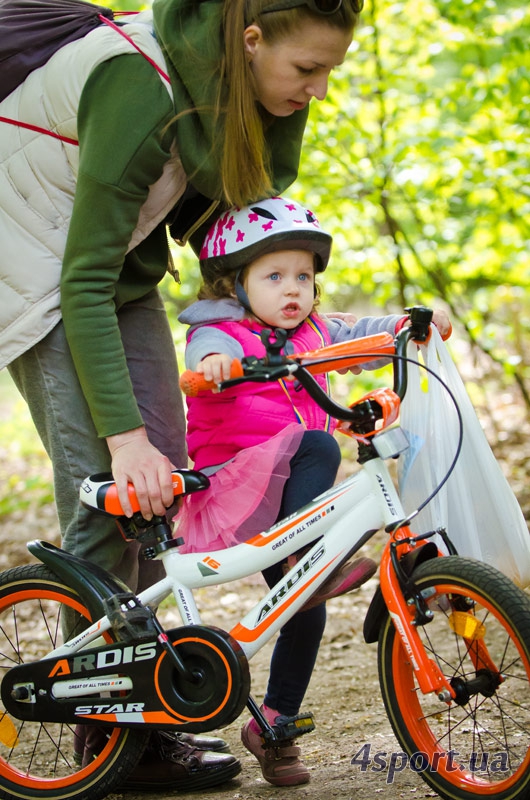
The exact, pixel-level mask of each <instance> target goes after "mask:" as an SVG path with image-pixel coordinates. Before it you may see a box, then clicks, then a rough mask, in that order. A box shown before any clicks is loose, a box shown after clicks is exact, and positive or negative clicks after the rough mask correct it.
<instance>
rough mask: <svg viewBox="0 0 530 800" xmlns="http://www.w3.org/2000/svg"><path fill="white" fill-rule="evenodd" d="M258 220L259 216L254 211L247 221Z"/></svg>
mask: <svg viewBox="0 0 530 800" xmlns="http://www.w3.org/2000/svg"><path fill="white" fill-rule="evenodd" d="M258 219H259V216H258V215H257V214H256V212H255V211H253V212H252V213H251V214H249V215H248V221H249V222H257V221H258Z"/></svg>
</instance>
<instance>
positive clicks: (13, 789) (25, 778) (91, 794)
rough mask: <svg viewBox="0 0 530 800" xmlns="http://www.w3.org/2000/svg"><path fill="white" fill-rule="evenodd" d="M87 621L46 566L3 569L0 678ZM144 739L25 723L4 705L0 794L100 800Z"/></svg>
mask: <svg viewBox="0 0 530 800" xmlns="http://www.w3.org/2000/svg"><path fill="white" fill-rule="evenodd" d="M87 621H90V615H89V612H88V610H87V609H86V608H85V606H84V605H83V602H82V600H81V599H80V597H79V595H77V594H76V592H74V591H73V590H72V589H70V588H69V587H67V586H65V585H64V584H63V583H62V582H61V580H60V579H59V578H57V577H56V576H55V575H54V574H53V573H52V572H50V571H49V570H48V569H47V567H44V566H41V565H39V564H37V565H29V566H24V567H16V568H14V569H11V570H8V571H7V572H4V573H1V574H0V678H3V676H4V675H5V674H6V672H7V671H8V670H9V669H10V668H11V667H12V666H15V665H17V664H25V663H28V662H30V661H35V660H37V659H40V658H42V657H43V656H45V655H46V653H48V652H50V651H51V650H53V649H54V648H55V647H57V646H58V645H59V644H60V643H61V641H62V640H63V638H62V634H63V633H64V634H65V636H66V638H70V637H71V636H74V635H75V633H76V632H78V631H81V630H82V629H83V628H84V627H86V624H87ZM76 628H77V630H76ZM147 738H148V734H146V733H145V732H143V731H132V730H130V729H126V728H108V729H105V730H104V729H102V728H89V726H86V725H85V726H82V725H78V726H75V725H66V724H62V723H47V722H28V721H25V722H21V721H20V720H17V719H15V718H13V717H11V716H10V715H9V714H7V712H6V711H5V709H4V708H3V707H0V797H2V798H5V800H30V798H41V800H46V799H48V800H66V798H68V799H69V800H99V798H102V797H105V796H106V795H107V794H109V792H111V791H112V790H113V789H115V788H116V787H117V786H119V784H120V783H121V782H122V781H123V780H124V778H125V777H127V776H128V775H129V774H130V772H131V770H132V769H133V767H134V766H135V764H136V763H137V762H138V759H139V758H140V756H141V753H142V752H143V750H144V748H145V745H146V742H147ZM90 743H93V747H92V746H91V744H90ZM83 756H84V761H83ZM83 763H84V765H83Z"/></svg>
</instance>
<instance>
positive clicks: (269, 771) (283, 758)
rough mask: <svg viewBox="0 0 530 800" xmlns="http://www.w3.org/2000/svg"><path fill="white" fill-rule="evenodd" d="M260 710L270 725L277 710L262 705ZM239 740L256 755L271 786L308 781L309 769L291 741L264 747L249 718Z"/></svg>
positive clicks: (256, 729) (294, 784)
mask: <svg viewBox="0 0 530 800" xmlns="http://www.w3.org/2000/svg"><path fill="white" fill-rule="evenodd" d="M261 710H262V711H263V712H264V713H265V716H266V717H267V719H268V720H269V722H270V724H271V725H272V724H273V723H274V720H275V719H276V717H277V716H278V712H277V711H272V710H271V709H269V708H266V707H263V706H262V709H261ZM241 741H242V742H243V744H244V745H245V747H246V748H247V750H248V751H249V752H250V753H252V755H253V756H256V758H257V759H258V761H259V765H260V767H261V772H262V774H263V777H264V778H265V780H266V781H268V782H269V783H272V785H273V786H299V785H300V784H302V783H309V778H310V776H309V770H308V769H307V767H306V766H305V764H304V763H303V761H301V760H300V748H299V747H297V746H296V745H293V743H292V741H289V742H286V744H285V745H282V746H281V747H264V746H263V741H262V738H261V735H260V732H259V728H258V724H257V722H256V721H255V720H254V719H249V721H248V722H246V723H245V724H244V725H243V727H242V728H241Z"/></svg>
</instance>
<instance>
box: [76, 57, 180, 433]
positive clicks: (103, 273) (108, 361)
mask: <svg viewBox="0 0 530 800" xmlns="http://www.w3.org/2000/svg"><path fill="white" fill-rule="evenodd" d="M172 115H173V110H172V103H171V99H170V97H169V94H168V92H167V89H166V88H165V86H163V84H162V81H161V80H160V78H159V76H158V75H157V73H156V72H155V70H154V69H153V67H152V66H151V65H150V64H148V63H147V62H146V61H145V59H144V58H142V56H140V55H124V56H118V57H116V58H113V59H111V60H110V61H108V62H104V64H102V65H100V66H99V67H98V68H97V69H95V70H94V72H93V73H92V75H91V76H90V78H89V79H88V81H87V83H86V85H85V87H84V90H83V94H82V96H81V101H80V106H79V125H78V130H79V157H80V162H79V173H78V178H77V184H76V188H75V198H74V206H73V211H72V217H71V220H70V226H69V232H68V238H67V242H66V249H65V254H64V259H63V269H62V276H61V311H62V315H63V321H64V325H65V331H66V335H67V338H68V343H69V345H70V349H71V352H72V357H73V359H74V363H75V367H76V371H77V374H78V376H79V380H80V382H81V385H82V388H83V393H84V394H85V397H86V399H87V402H88V405H89V408H90V411H91V414H92V417H93V419H94V423H95V425H96V429H97V431H98V434H99V436H102V437H104V436H109V435H112V434H115V433H121V432H123V431H127V430H132V429H133V428H136V427H138V426H140V425H142V418H141V416H140V412H139V410H138V406H137V403H136V400H135V398H134V394H133V390H132V384H131V381H130V378H129V372H128V369H127V363H126V359H125V353H124V350H123V345H122V341H121V336H120V332H119V328H118V320H117V316H116V310H117V308H119V307H120V305H122V304H123V303H125V302H128V301H131V300H135V299H138V298H140V297H142V296H144V295H146V294H147V293H148V292H149V291H151V290H152V289H153V288H154V287H155V286H156V285H157V284H158V282H159V281H160V280H161V279H162V277H163V276H164V273H165V270H166V267H167V259H168V244H167V238H166V235H165V230H164V228H163V226H162V225H161V226H159V228H157V229H155V231H153V233H151V234H150V236H148V237H147V239H145V240H144V241H143V242H142V243H141V244H140V245H139V246H138V247H137V248H135V250H133V251H132V252H130V253H129V254H128V255H126V253H127V249H128V246H129V242H130V239H131V235H132V233H133V231H134V230H135V228H136V225H137V221H138V217H139V213H140V209H141V207H142V204H143V203H144V201H145V199H146V197H147V194H148V191H149V186H150V185H151V184H152V183H154V182H155V181H156V180H157V179H158V178H159V177H160V175H161V173H162V170H163V167H164V164H165V162H166V161H167V159H168V158H169V143H170V134H169V133H168V132H167V126H168V123H169V122H170V120H171V118H172ZM88 342H89V343H90V346H89V347H88V346H87V343H88Z"/></svg>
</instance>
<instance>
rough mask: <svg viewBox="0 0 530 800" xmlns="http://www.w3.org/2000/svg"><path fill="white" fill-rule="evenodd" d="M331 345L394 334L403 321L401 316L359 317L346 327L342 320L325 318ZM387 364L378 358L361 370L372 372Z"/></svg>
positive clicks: (386, 360) (386, 361) (383, 359)
mask: <svg viewBox="0 0 530 800" xmlns="http://www.w3.org/2000/svg"><path fill="white" fill-rule="evenodd" d="M324 319H325V322H326V325H327V327H328V330H329V333H330V336H331V340H332V342H333V344H340V343H341V342H348V341H351V340H352V339H360V338H362V337H363V336H374V335H375V334H377V333H385V332H386V333H391V334H392V336H394V334H395V333H396V330H397V326H398V325H399V323H400V322H401V321H402V319H403V315H399V314H390V315H388V316H386V317H361V319H359V320H357V322H356V323H355V325H351V326H350V325H347V324H346V323H345V322H344V321H343V320H341V319H336V318H334V317H325V318H324ZM388 363H389V359H388V358H380V359H378V360H377V361H369V362H368V363H366V364H363V369H366V370H374V369H379V368H380V367H383V366H385V364H388Z"/></svg>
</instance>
